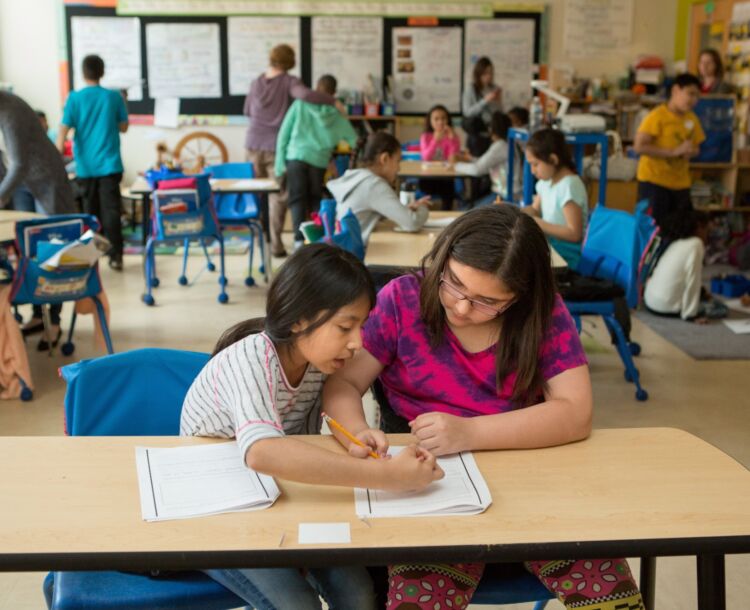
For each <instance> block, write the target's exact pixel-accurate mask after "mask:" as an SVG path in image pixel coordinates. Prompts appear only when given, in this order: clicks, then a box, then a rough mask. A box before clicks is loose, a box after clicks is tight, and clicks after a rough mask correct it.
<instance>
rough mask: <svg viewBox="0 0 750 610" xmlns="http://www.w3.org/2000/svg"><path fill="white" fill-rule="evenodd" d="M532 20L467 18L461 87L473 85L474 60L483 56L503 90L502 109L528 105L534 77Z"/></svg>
mask: <svg viewBox="0 0 750 610" xmlns="http://www.w3.org/2000/svg"><path fill="white" fill-rule="evenodd" d="M534 25H535V24H534V20H533V19H467V20H466V22H465V24H464V28H465V30H464V81H465V82H464V87H471V86H472V71H473V70H474V64H476V62H477V60H478V59H479V58H480V57H482V56H486V57H489V58H490V60H491V61H492V65H493V67H494V68H495V83H496V84H497V85H498V86H499V87H502V89H503V100H502V102H503V108H505V110H506V111H507V110H509V109H510V108H512V107H513V106H523V107H528V105H529V102H530V101H531V85H530V83H531V79H532V78H533V76H534Z"/></svg>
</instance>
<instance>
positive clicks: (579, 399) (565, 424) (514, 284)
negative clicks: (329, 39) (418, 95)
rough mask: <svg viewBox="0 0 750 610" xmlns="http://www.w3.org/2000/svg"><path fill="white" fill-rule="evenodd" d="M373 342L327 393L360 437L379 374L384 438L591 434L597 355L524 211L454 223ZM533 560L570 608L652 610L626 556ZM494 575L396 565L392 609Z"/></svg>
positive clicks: (478, 214) (558, 440)
mask: <svg viewBox="0 0 750 610" xmlns="http://www.w3.org/2000/svg"><path fill="white" fill-rule="evenodd" d="M363 346H364V348H363V349H362V350H361V351H360V352H359V353H358V354H357V355H356V356H355V357H354V358H352V360H351V361H350V362H349V363H347V365H346V366H345V367H344V368H343V369H341V370H340V371H338V372H337V373H335V374H334V375H333V376H332V377H330V378H329V379H328V381H327V382H326V385H325V387H324V390H323V395H324V402H325V404H326V410H327V411H328V412H329V413H331V415H332V416H333V417H335V418H336V419H338V420H339V421H340V422H341V423H342V424H343V425H344V426H346V427H347V428H348V429H349V430H352V431H354V432H355V433H356V432H357V431H359V430H361V429H365V428H367V427H368V426H367V423H366V421H365V419H364V415H363V414H362V411H361V409H354V408H352V407H353V406H355V405H358V406H361V404H362V403H361V400H362V395H363V394H364V393H365V392H366V391H367V389H368V388H369V387H370V386H371V385H372V384H373V382H374V381H375V380H376V379H379V382H380V388H382V392H380V393H381V394H382V397H381V398H382V400H381V401H380V402H381V403H383V404H381V412H382V415H383V427H384V429H385V431H386V432H411V433H412V434H413V435H414V436H416V437H417V439H418V440H419V444H420V446H421V447H424V448H425V449H428V450H430V451H431V452H432V453H433V454H435V455H438V456H439V455H445V454H450V453H456V452H459V451H468V450H473V451H476V450H482V449H531V448H537V447H549V446H553V445H562V444H565V443H569V442H573V441H577V440H581V439H584V438H586V437H587V436H588V435H589V433H590V431H591V411H592V395H591V381H590V378H589V371H588V366H587V362H586V357H585V355H584V353H583V348H582V347H581V343H580V340H579V338H578V334H577V332H576V329H575V325H574V324H573V321H572V319H571V317H570V315H569V314H568V312H567V310H566V309H565V305H564V304H563V302H562V300H561V299H560V296H559V295H558V294H557V293H556V291H555V288H554V281H553V278H552V269H551V264H550V254H549V248H548V246H547V242H546V239H545V237H544V233H543V232H542V230H541V229H540V228H539V227H538V226H537V225H536V223H535V222H534V220H533V219H532V218H530V217H529V216H527V215H525V214H522V213H521V212H520V211H519V210H518V209H517V208H514V207H511V206H488V207H484V208H478V209H475V210H473V211H471V212H468V213H466V214H464V215H463V216H461V217H460V218H458V219H457V220H456V221H454V222H453V223H452V224H451V225H450V226H449V227H448V228H447V229H446V230H445V231H444V232H443V233H442V234H441V235H440V236H439V237H438V238H437V240H436V241H435V245H434V246H433V248H432V251H431V252H430V253H429V254H428V255H427V256H426V257H425V260H424V261H423V268H422V272H421V273H420V274H417V275H407V276H402V277H400V278H397V279H395V280H393V281H392V282H390V283H389V284H388V285H386V286H385V288H383V289H382V290H381V291H380V293H379V295H378V301H377V306H376V307H375V309H374V310H373V312H372V313H371V315H370V318H369V320H368V321H367V323H366V325H365V327H364V330H363ZM385 403H387V404H385ZM350 452H352V453H355V451H352V449H351V448H350ZM526 566H527V568H528V569H529V570H530V571H531V572H533V573H534V574H535V575H537V576H538V577H539V579H540V580H541V581H542V582H543V583H544V585H545V586H547V588H549V589H550V590H551V591H553V592H554V593H555V594H556V595H557V596H558V598H559V599H560V600H561V601H562V602H563V603H564V604H565V605H566V608H583V609H585V610H592V609H593V608H596V609H597V610H615V608H627V609H628V610H641V609H642V608H643V605H642V603H643V602H642V599H641V595H640V593H639V591H638V587H637V585H636V584H635V582H634V580H633V578H632V576H631V574H630V570H629V568H628V564H627V562H626V561H625V560H624V559H590V560H556V561H533V562H528V563H527V564H526ZM483 571H484V564H478V563H461V564H454V565H450V566H447V565H437V564H409V565H396V566H389V568H388V572H389V581H388V584H389V591H388V606H387V608H388V610H393V609H398V608H409V609H414V608H430V609H434V608H452V609H454V610H460V609H462V608H465V607H466V606H468V604H469V603H470V601H471V596H472V594H473V593H474V590H475V589H476V586H477V585H478V583H479V580H480V578H481V576H482V573H483Z"/></svg>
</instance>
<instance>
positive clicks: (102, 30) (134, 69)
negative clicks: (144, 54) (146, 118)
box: [70, 17, 143, 102]
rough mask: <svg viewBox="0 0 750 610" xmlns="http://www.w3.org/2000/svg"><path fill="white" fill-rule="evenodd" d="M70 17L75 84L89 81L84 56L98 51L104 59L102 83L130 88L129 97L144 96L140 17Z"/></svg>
mask: <svg viewBox="0 0 750 610" xmlns="http://www.w3.org/2000/svg"><path fill="white" fill-rule="evenodd" d="M70 21H71V23H70V35H71V49H72V61H73V65H72V66H70V70H72V72H73V88H74V89H80V88H81V87H83V86H85V84H86V83H85V82H84V80H83V73H82V71H81V62H82V61H83V58H84V57H86V55H98V56H99V57H101V58H102V59H103V60H104V78H103V79H102V81H101V85H102V87H106V88H107V89H127V90H128V100H131V101H134V102H138V101H140V100H142V99H143V87H142V84H141V22H140V19H138V18H137V17H127V18H124V17H73V18H72V19H71V20H70Z"/></svg>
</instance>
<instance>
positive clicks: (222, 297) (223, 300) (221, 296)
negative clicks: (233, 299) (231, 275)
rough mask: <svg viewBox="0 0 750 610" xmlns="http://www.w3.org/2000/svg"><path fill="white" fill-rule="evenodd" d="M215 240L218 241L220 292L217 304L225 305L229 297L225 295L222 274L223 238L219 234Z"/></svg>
mask: <svg viewBox="0 0 750 610" xmlns="http://www.w3.org/2000/svg"><path fill="white" fill-rule="evenodd" d="M216 239H217V240H218V241H219V268H220V272H219V286H221V290H220V292H219V303H222V304H223V303H227V302H228V301H229V295H227V290H226V285H227V278H226V275H225V274H224V237H223V236H222V235H221V234H218V235H216Z"/></svg>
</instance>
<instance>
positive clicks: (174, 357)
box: [61, 348, 209, 436]
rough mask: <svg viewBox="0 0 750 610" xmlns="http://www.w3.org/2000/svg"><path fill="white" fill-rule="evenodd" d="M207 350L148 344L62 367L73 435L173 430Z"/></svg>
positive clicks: (68, 429) (168, 432)
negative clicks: (196, 350)
mask: <svg viewBox="0 0 750 610" xmlns="http://www.w3.org/2000/svg"><path fill="white" fill-rule="evenodd" d="M208 358H209V357H208V354H203V353H198V352H186V351H179V350H168V349H155V348H146V349H138V350H133V351H130V352H123V353H121V354H114V355H112V356H104V357H102V358H96V359H92V360H82V361H80V362H77V363H75V364H70V365H68V366H64V367H62V369H61V373H62V377H63V379H65V381H66V383H67V385H68V387H67V391H66V392H65V429H66V433H67V434H69V435H71V436H141V435H153V436H174V435H177V434H179V432H180V412H181V410H182V401H183V400H184V398H185V394H186V393H187V391H188V389H189V388H190V385H191V384H192V382H193V380H194V379H195V378H196V377H197V376H198V373H199V372H200V370H201V369H202V368H203V366H204V365H205V364H206V362H208Z"/></svg>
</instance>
